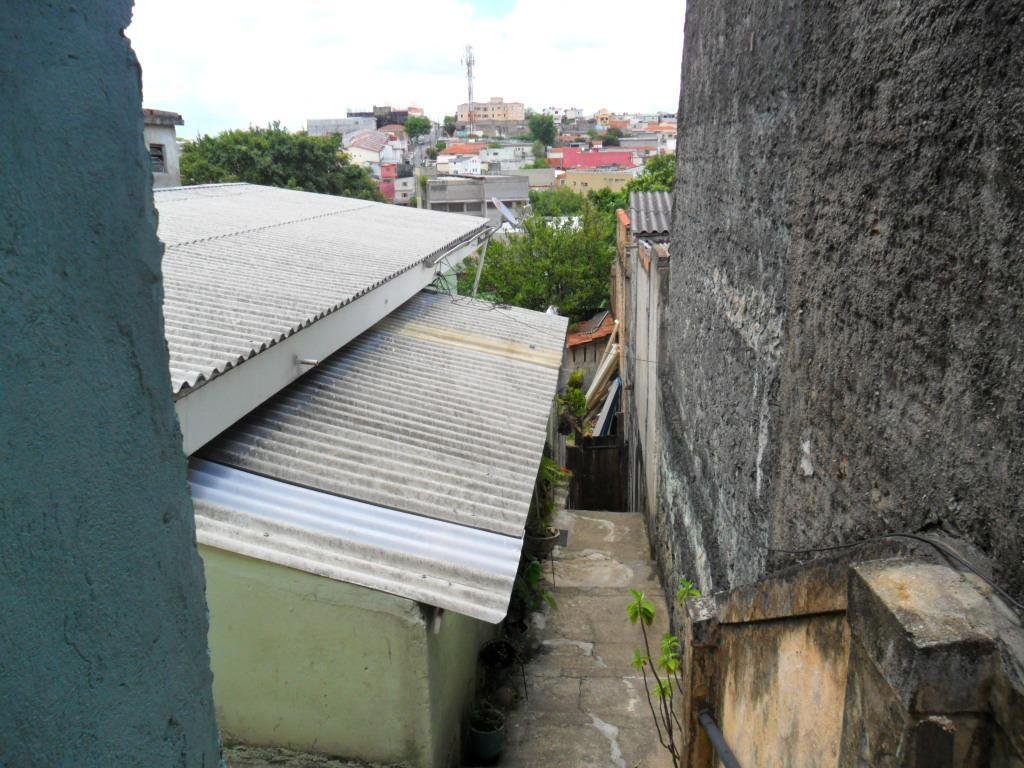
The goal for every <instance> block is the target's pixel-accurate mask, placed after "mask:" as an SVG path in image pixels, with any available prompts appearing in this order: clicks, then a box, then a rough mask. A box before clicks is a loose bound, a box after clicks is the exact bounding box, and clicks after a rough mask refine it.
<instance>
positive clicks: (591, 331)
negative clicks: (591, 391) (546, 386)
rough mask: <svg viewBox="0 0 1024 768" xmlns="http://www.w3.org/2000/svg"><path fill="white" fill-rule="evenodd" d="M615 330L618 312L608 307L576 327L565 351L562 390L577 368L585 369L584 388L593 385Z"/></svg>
mask: <svg viewBox="0 0 1024 768" xmlns="http://www.w3.org/2000/svg"><path fill="white" fill-rule="evenodd" d="M614 330H615V315H613V314H612V313H611V312H610V311H609V310H607V309H605V310H602V311H601V312H598V313H597V314H595V315H594V316H593V317H591V318H589V319H588V320H584V321H582V322H579V323H577V324H576V325H574V326H573V327H572V329H571V330H570V331H569V334H568V336H566V339H565V350H564V351H563V353H562V369H561V374H560V378H559V382H558V386H559V388H560V389H561V388H563V387H565V383H566V381H568V379H569V376H571V375H572V373H573V372H574V371H583V388H584V389H586V388H587V387H589V386H590V384H591V382H592V381H593V380H594V373H595V372H596V371H597V366H598V365H600V363H601V360H603V359H604V353H605V350H606V349H607V347H608V338H609V337H610V336H611V335H612V331H614Z"/></svg>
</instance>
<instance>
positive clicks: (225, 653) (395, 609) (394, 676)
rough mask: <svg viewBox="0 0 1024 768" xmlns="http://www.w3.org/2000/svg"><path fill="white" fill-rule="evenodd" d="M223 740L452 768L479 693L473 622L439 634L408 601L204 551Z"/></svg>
mask: <svg viewBox="0 0 1024 768" xmlns="http://www.w3.org/2000/svg"><path fill="white" fill-rule="evenodd" d="M200 552H201V553H202V556H203V559H204V561H205V563H206V578H207V593H208V595H209V601H210V654H211V659H212V663H213V670H214V700H215V702H216V705H217V718H218V722H219V724H220V727H221V730H222V731H223V732H224V736H225V739H226V740H229V741H241V742H244V743H247V744H253V745H259V746H279V747H287V748H290V749H297V750H302V751H308V752H319V753H323V754H328V755H337V756H340V757H347V758H359V759H362V760H369V761H379V762H387V763H392V762H394V763H397V762H401V761H407V762H408V763H409V764H410V765H414V766H424V767H428V766H435V765H436V766H439V767H443V766H447V765H448V764H449V763H448V758H449V757H450V756H453V754H457V752H455V751H454V747H453V744H454V743H455V742H456V741H457V738H458V733H459V719H460V717H461V713H462V710H463V707H464V706H465V704H466V703H467V702H468V701H469V700H470V698H471V694H472V690H473V684H474V683H475V677H474V673H475V669H476V647H477V645H478V644H479V642H480V638H481V637H482V632H483V629H482V627H483V626H484V625H482V624H481V623H480V622H478V621H474V620H472V619H467V618H465V617H462V616H458V615H456V614H447V615H446V616H445V617H444V620H443V622H442V629H441V632H440V634H439V635H436V636H435V635H433V634H430V618H431V617H430V616H429V615H428V614H429V611H428V610H427V609H423V608H421V607H420V606H419V605H418V604H417V603H415V602H414V601H412V600H406V599H404V598H400V597H395V596H393V595H387V594H384V593H383V592H377V591H375V590H371V589H366V588H365V587H359V586H356V585H353V584H346V583H343V582H338V581H332V580H331V579H325V578H322V577H320V576H315V575H313V574H310V573H305V572H303V571H296V570H293V569H291V568H285V567H283V566H279V565H274V564H272V563H266V562H263V561H260V560H253V559H251V558H247V557H242V556H240V555H235V554H232V553H230V552H225V551H223V550H219V549H213V548H210V547H205V546H203V547H200Z"/></svg>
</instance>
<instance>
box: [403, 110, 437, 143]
mask: <svg viewBox="0 0 1024 768" xmlns="http://www.w3.org/2000/svg"><path fill="white" fill-rule="evenodd" d="M432 127H433V124H432V123H431V122H430V118H428V117H424V116H423V115H409V117H407V118H406V120H405V132H406V133H407V134H409V140H410V141H416V139H418V138H419V137H420V136H426V135H427V134H428V133H430V129H431V128H432Z"/></svg>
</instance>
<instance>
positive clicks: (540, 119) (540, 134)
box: [527, 113, 558, 147]
mask: <svg viewBox="0 0 1024 768" xmlns="http://www.w3.org/2000/svg"><path fill="white" fill-rule="evenodd" d="M527 125H529V126H530V135H531V136H533V138H534V139H536V140H537V141H539V142H541V143H543V144H544V145H545V146H548V147H550V146H551V145H552V144H554V143H555V138H556V137H557V136H558V132H557V131H556V130H555V120H554V118H553V117H551V115H541V114H539V113H534V114H532V115H530V117H529V119H528V120H527Z"/></svg>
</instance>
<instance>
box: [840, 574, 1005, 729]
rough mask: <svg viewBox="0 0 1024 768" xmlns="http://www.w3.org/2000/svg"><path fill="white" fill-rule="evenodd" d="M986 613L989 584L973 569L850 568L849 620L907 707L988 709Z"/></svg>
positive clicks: (991, 632)
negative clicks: (966, 572) (978, 576)
mask: <svg viewBox="0 0 1024 768" xmlns="http://www.w3.org/2000/svg"><path fill="white" fill-rule="evenodd" d="M994 618H995V614H994V607H993V604H992V601H991V597H990V590H989V588H988V586H987V585H986V584H985V583H984V582H983V581H981V580H980V579H978V578H977V577H975V576H973V575H966V574H961V573H960V572H958V571H955V570H953V569H951V568H948V567H946V566H942V565H936V564H931V563H924V562H920V561H911V560H881V561H874V562H867V563H859V564H856V565H853V566H852V567H851V568H850V581H849V608H848V613H847V619H848V621H849V623H850V628H851V630H852V632H853V635H854V636H855V637H856V638H857V640H858V641H859V642H860V643H861V644H862V645H863V647H864V649H865V650H866V652H867V654H868V656H869V657H870V658H871V659H872V661H873V662H874V664H875V665H876V666H877V668H878V670H879V672H880V673H881V675H882V677H883V678H884V679H885V680H886V682H887V683H888V685H889V686H890V687H891V688H892V690H893V692H894V694H895V695H896V697H897V699H898V700H899V701H900V703H901V704H902V705H903V707H905V708H906V710H907V711H908V712H911V713H921V714H946V713H951V714H952V713H966V712H985V711H987V710H988V709H989V704H988V697H989V691H990V688H991V683H992V678H993V676H994V671H995V661H996V650H997V645H996V636H997V631H996V629H995V627H996V624H995V622H994Z"/></svg>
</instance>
